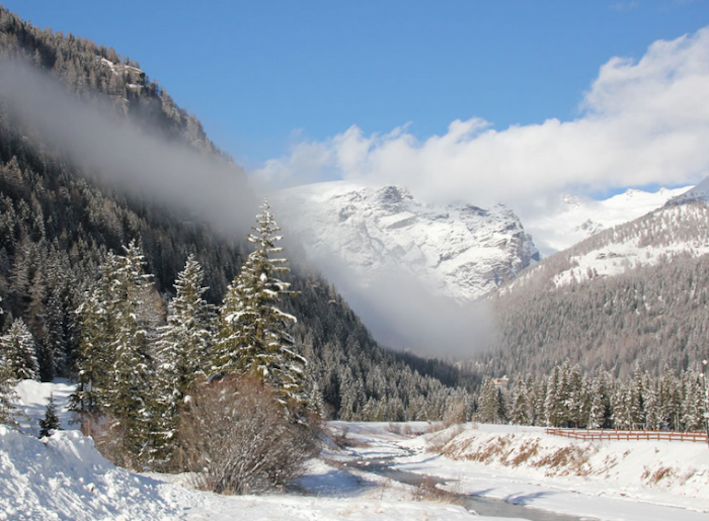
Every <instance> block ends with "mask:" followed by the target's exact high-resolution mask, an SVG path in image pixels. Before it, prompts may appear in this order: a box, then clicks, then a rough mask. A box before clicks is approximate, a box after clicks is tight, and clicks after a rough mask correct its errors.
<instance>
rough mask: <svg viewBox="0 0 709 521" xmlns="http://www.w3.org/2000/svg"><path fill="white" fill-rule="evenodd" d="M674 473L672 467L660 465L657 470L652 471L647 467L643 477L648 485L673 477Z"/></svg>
mask: <svg viewBox="0 0 709 521" xmlns="http://www.w3.org/2000/svg"><path fill="white" fill-rule="evenodd" d="M673 475H674V471H673V470H672V468H671V467H660V468H658V469H657V470H655V472H650V469H648V468H647V467H645V470H644V472H643V474H642V479H643V480H644V481H645V483H646V484H648V485H655V484H657V483H658V482H659V481H660V480H662V479H663V478H668V477H672V476H673Z"/></svg>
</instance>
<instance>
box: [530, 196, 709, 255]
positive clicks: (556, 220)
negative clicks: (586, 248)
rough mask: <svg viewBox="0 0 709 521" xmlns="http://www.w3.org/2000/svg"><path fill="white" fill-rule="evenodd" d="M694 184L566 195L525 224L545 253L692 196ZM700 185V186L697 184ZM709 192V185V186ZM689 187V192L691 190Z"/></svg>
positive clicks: (571, 244) (568, 245)
mask: <svg viewBox="0 0 709 521" xmlns="http://www.w3.org/2000/svg"><path fill="white" fill-rule="evenodd" d="M691 188H692V187H691V186H686V187H682V188H675V189H667V188H660V190H658V191H657V192H645V191H643V190H635V189H630V190H627V191H626V192H624V193H621V194H618V195H615V196H613V197H610V198H608V199H605V200H594V199H590V198H582V197H577V196H572V195H569V194H563V195H562V196H560V198H559V201H558V202H557V204H555V205H553V209H552V210H551V211H540V212H538V213H537V214H536V215H534V216H531V217H529V218H526V219H525V220H524V225H525V228H526V229H527V231H528V232H529V233H530V234H531V235H532V237H533V238H534V242H535V244H536V245H537V247H538V248H539V250H540V251H541V252H542V254H543V255H545V256H547V255H551V254H552V253H555V252H557V251H561V250H565V249H567V248H570V247H571V246H573V245H574V244H577V243H579V242H581V241H583V240H584V239H586V238H588V237H590V236H591V235H594V234H596V233H598V232H600V231H601V230H605V229H607V228H611V227H613V226H618V225H621V224H624V223H627V222H630V221H632V220H634V219H637V218H638V217H641V216H643V215H645V214H647V213H649V212H651V211H653V210H655V209H657V208H660V207H661V206H663V205H664V204H665V203H667V202H668V201H670V200H672V199H673V198H678V197H679V198H681V197H682V194H685V192H686V193H687V194H686V195H689V194H690V193H692V192H693V191H694V190H690V189H691ZM696 188H699V185H698V186H697V187H696ZM706 188H707V193H709V185H708V186H707V187H706ZM688 190H689V192H688Z"/></svg>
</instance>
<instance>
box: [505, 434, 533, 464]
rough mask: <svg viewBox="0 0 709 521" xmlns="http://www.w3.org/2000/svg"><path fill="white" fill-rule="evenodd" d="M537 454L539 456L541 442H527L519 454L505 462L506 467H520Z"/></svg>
mask: <svg viewBox="0 0 709 521" xmlns="http://www.w3.org/2000/svg"><path fill="white" fill-rule="evenodd" d="M537 454H539V440H529V441H526V442H524V443H523V444H522V446H521V447H520V448H519V452H517V454H515V455H514V456H512V457H511V458H508V459H507V460H506V461H505V465H512V466H514V467H518V466H519V465H521V464H522V463H525V462H527V461H528V460H529V459H530V458H532V457H534V456H536V455H537Z"/></svg>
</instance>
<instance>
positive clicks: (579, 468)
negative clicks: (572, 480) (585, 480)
mask: <svg viewBox="0 0 709 521" xmlns="http://www.w3.org/2000/svg"><path fill="white" fill-rule="evenodd" d="M589 457H590V454H589V452H588V451H585V450H583V449H581V448H580V447H576V446H573V445H570V446H567V447H562V448H560V449H558V450H557V451H555V452H554V453H552V454H547V455H546V456H544V457H543V458H540V459H539V460H537V461H534V462H532V464H531V465H532V466H533V467H549V468H550V469H554V470H555V472H554V474H559V475H566V474H571V473H574V474H576V475H577V476H586V475H588V473H589V470H588V468H587V465H586V464H587V463H588V458H589Z"/></svg>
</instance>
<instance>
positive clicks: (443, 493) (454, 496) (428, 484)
mask: <svg viewBox="0 0 709 521" xmlns="http://www.w3.org/2000/svg"><path fill="white" fill-rule="evenodd" d="M411 499H412V500H413V501H431V502H435V503H450V504H453V505H460V506H465V501H466V497H465V496H464V495H463V494H460V493H458V492H451V491H448V490H444V489H441V488H438V486H436V480H435V479H434V478H432V477H431V476H422V477H421V481H419V482H418V484H417V485H416V486H415V487H414V490H413V491H412V494H411Z"/></svg>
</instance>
